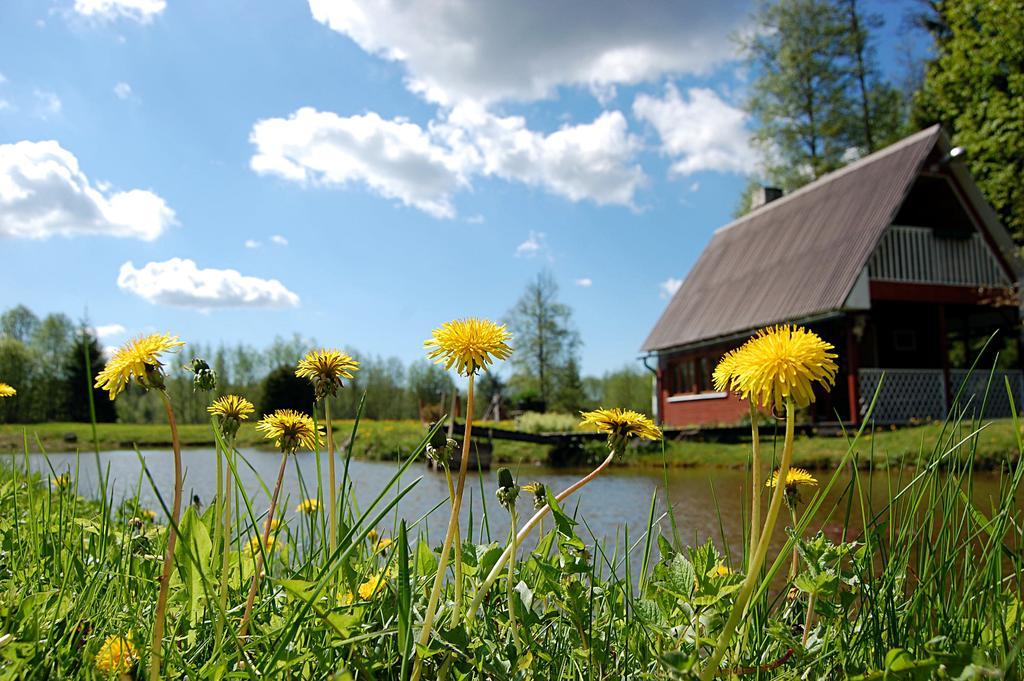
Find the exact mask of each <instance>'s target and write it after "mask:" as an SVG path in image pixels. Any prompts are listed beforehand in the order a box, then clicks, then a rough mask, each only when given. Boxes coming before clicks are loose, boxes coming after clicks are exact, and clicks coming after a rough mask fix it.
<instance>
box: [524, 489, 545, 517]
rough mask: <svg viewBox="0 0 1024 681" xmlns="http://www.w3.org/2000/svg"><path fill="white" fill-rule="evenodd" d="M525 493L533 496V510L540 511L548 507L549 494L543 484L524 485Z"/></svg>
mask: <svg viewBox="0 0 1024 681" xmlns="http://www.w3.org/2000/svg"><path fill="white" fill-rule="evenodd" d="M523 491H524V492H527V493H528V494H532V495H533V509H534V510H535V511H539V510H540V509H542V508H544V507H545V506H547V505H548V492H547V488H546V487H545V486H544V483H543V482H531V483H529V484H528V485H523Z"/></svg>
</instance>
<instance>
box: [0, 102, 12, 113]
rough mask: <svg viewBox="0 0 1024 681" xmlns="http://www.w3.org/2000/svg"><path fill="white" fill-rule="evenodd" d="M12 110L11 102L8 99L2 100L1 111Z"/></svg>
mask: <svg viewBox="0 0 1024 681" xmlns="http://www.w3.org/2000/svg"><path fill="white" fill-rule="evenodd" d="M10 108H11V103H10V102H8V101H7V100H6V99H0V111H3V110H5V109H10Z"/></svg>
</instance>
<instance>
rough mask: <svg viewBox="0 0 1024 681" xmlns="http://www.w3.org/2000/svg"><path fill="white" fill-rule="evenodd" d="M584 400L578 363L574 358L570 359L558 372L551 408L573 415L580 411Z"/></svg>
mask: <svg viewBox="0 0 1024 681" xmlns="http://www.w3.org/2000/svg"><path fill="white" fill-rule="evenodd" d="M585 399H586V397H585V391H584V387H583V378H582V377H581V376H580V366H579V363H578V362H577V361H576V358H575V357H570V358H569V361H568V362H566V363H565V366H563V367H562V368H561V370H560V371H559V375H558V382H557V389H556V391H555V396H554V404H553V406H554V408H555V409H556V410H558V411H565V412H569V413H570V414H575V413H576V412H579V411H580V410H582V408H583V403H584V400H585Z"/></svg>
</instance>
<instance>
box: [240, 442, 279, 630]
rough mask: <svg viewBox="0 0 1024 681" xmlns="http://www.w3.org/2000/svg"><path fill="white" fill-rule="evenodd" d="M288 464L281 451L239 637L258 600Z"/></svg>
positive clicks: (247, 623) (247, 627)
mask: <svg viewBox="0 0 1024 681" xmlns="http://www.w3.org/2000/svg"><path fill="white" fill-rule="evenodd" d="M287 465H288V452H281V467H280V468H279V469H278V471H277V483H276V484H275V485H274V493H273V495H271V497H270V509H269V510H268V511H267V520H266V522H265V523H263V537H262V538H261V540H260V545H259V546H258V547H257V548H258V549H259V552H258V553H257V554H256V570H255V571H254V572H253V574H252V584H250V585H249V596H248V598H246V599H245V613H244V614H243V615H242V623H241V625H240V626H239V629H238V637H239V638H244V637H245V634H246V632H247V631H248V630H249V616H250V615H251V614H252V605H253V603H254V602H255V601H256V592H257V591H258V590H259V586H260V573H261V572H263V564H264V556H265V555H266V552H267V551H268V550H269V548H270V547H269V545H268V543H269V540H270V529H271V525H272V524H273V522H274V512H275V511H276V510H277V497H278V495H279V494H280V492H281V483H282V481H284V469H285V467H286V466H287Z"/></svg>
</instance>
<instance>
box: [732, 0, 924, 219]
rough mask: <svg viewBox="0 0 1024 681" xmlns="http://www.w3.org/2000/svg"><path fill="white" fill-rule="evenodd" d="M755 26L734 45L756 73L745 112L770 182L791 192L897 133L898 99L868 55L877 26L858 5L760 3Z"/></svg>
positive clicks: (845, 1) (805, 0)
mask: <svg viewBox="0 0 1024 681" xmlns="http://www.w3.org/2000/svg"><path fill="white" fill-rule="evenodd" d="M754 24H755V26H757V30H755V31H751V32H750V34H749V36H746V37H744V38H742V39H741V41H740V42H741V44H742V47H743V49H744V51H745V52H746V55H747V60H748V63H749V65H750V66H751V67H752V69H753V71H754V74H755V79H754V82H753V85H752V88H751V96H750V99H749V100H748V102H747V110H748V111H749V112H750V113H751V115H752V116H753V118H754V122H755V133H754V139H755V141H756V142H757V144H758V145H759V146H760V147H761V149H762V151H763V152H764V155H765V158H766V159H767V164H766V165H767V167H766V168H765V169H764V175H765V178H764V179H765V180H767V181H768V182H769V183H771V184H774V185H776V186H779V187H782V188H784V189H787V190H792V189H796V188H797V187H799V186H801V185H803V184H805V183H807V182H810V181H811V180H814V179H816V178H818V177H820V176H821V175H823V174H825V173H827V172H830V171H832V170H835V169H837V168H839V167H841V166H843V165H845V164H846V163H847V162H848V161H849V159H850V156H851V154H853V155H863V154H867V153H870V152H872V151H875V150H876V149H879V148H881V147H883V146H885V145H887V144H889V143H891V142H892V141H894V140H895V139H897V138H898V137H899V136H900V134H901V133H902V132H903V129H904V126H903V120H904V118H905V117H904V115H903V111H902V109H903V107H902V102H901V98H900V96H899V93H898V91H897V90H896V89H895V88H894V87H892V86H891V85H890V84H888V83H887V82H885V81H884V80H882V78H881V77H880V75H879V72H878V68H877V65H876V59H875V56H874V49H873V44H872V40H871V30H873V29H874V28H877V27H878V26H879V25H880V19H879V18H878V17H876V16H874V15H870V14H865V13H864V12H863V11H862V9H861V7H860V6H859V5H858V3H857V2H856V0H774V1H772V2H763V3H762V4H761V5H760V6H759V8H758V11H757V12H756V14H755V16H754ZM748 209H749V202H748V203H747V204H746V205H745V206H744V207H743V209H742V210H741V212H745V211H746V210H748Z"/></svg>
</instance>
